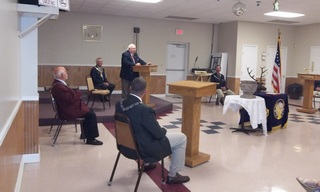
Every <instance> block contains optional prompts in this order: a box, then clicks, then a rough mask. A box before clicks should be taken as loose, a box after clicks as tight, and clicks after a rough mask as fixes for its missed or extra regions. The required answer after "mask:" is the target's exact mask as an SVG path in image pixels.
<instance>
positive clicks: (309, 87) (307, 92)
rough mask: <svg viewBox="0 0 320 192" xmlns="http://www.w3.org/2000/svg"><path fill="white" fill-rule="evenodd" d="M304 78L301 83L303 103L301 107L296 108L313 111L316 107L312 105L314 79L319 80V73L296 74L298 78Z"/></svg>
mask: <svg viewBox="0 0 320 192" xmlns="http://www.w3.org/2000/svg"><path fill="white" fill-rule="evenodd" d="M300 78H301V79H304V85H303V103H302V108H298V109H297V111H298V112H303V113H315V112H317V109H314V108H313V107H312V97H313V90H314V81H315V80H320V75H317V74H298V79H300Z"/></svg>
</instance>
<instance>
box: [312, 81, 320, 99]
mask: <svg viewBox="0 0 320 192" xmlns="http://www.w3.org/2000/svg"><path fill="white" fill-rule="evenodd" d="M313 95H314V96H320V81H314V91H313Z"/></svg>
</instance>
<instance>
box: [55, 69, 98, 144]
mask: <svg viewBox="0 0 320 192" xmlns="http://www.w3.org/2000/svg"><path fill="white" fill-rule="evenodd" d="M53 77H54V81H53V83H52V86H51V94H52V96H53V98H54V100H55V102H56V104H57V109H58V113H59V117H60V118H61V119H65V120H74V119H76V118H80V117H81V118H85V120H84V122H83V128H84V133H81V135H82V136H83V134H84V137H85V138H86V139H87V142H86V144H90V145H102V144H103V142H101V141H99V140H97V139H96V137H99V130H98V126H97V117H96V114H95V112H94V111H92V110H90V109H89V108H88V107H87V105H86V104H85V103H84V102H83V101H82V99H81V93H80V92H79V91H75V90H72V89H71V88H70V87H68V85H67V84H66V82H65V81H66V80H67V79H68V73H67V71H66V69H65V68H64V67H56V68H55V69H54V70H53Z"/></svg>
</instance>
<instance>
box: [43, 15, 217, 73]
mask: <svg viewBox="0 0 320 192" xmlns="http://www.w3.org/2000/svg"><path fill="white" fill-rule="evenodd" d="M83 25H101V26H103V42H99V43H93V42H83V41H82V26H83ZM133 27H139V28H140V33H139V42H138V50H139V55H140V57H141V58H142V59H144V60H145V61H151V62H152V63H154V64H157V65H159V67H158V72H157V73H158V74H165V65H166V63H165V62H166V43H167V42H189V43H190V55H189V69H191V68H192V67H193V62H194V59H195V58H196V57H197V56H198V57H199V59H198V61H197V66H198V67H209V63H210V51H211V41H212V30H213V27H212V24H202V23H192V22H178V21H164V20H154V19H141V18H131V17H120V16H107V15H95V14H80V13H75V12H65V13H63V12H61V13H60V15H59V18H58V20H51V21H47V22H46V23H45V24H43V25H42V26H40V28H39V64H40V65H43V64H58V65H93V64H94V60H95V58H97V57H102V58H103V59H104V65H113V66H120V64H121V63H120V62H121V61H120V60H121V54H122V52H124V51H125V50H126V49H127V46H128V45H129V44H130V43H134V42H133V41H134V33H133ZM177 28H181V29H183V30H184V34H183V35H182V36H178V35H175V30H176V29H177ZM189 71H190V70H189Z"/></svg>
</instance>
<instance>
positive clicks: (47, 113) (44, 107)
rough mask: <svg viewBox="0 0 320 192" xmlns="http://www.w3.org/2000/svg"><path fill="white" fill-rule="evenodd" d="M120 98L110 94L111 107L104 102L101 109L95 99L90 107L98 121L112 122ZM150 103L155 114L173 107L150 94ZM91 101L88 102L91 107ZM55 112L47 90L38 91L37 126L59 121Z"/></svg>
mask: <svg viewBox="0 0 320 192" xmlns="http://www.w3.org/2000/svg"><path fill="white" fill-rule="evenodd" d="M82 98H83V100H84V101H85V102H87V95H86V92H83V97H82ZM120 100H121V95H120V94H113V95H111V107H110V108H109V107H108V104H106V109H105V110H103V105H102V102H100V101H96V102H95V103H94V106H93V107H92V109H93V110H94V111H95V113H96V115H97V120H98V123H105V122H113V115H114V111H115V104H116V102H118V101H120ZM150 103H154V104H155V105H156V106H155V111H156V114H161V113H166V112H170V111H172V109H173V104H172V103H171V102H169V101H166V100H163V99H160V98H157V97H153V96H150ZM91 105H92V101H90V102H89V107H91ZM54 116H55V113H54V111H53V108H52V104H51V101H50V95H49V92H46V91H39V126H46V125H51V124H57V123H58V122H59V121H58V120H57V119H54Z"/></svg>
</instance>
